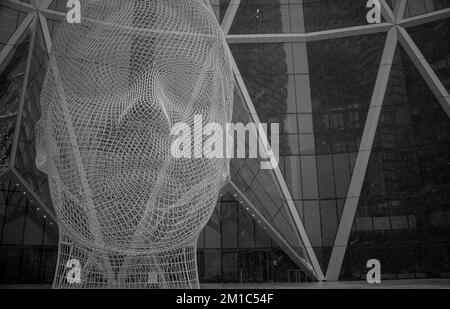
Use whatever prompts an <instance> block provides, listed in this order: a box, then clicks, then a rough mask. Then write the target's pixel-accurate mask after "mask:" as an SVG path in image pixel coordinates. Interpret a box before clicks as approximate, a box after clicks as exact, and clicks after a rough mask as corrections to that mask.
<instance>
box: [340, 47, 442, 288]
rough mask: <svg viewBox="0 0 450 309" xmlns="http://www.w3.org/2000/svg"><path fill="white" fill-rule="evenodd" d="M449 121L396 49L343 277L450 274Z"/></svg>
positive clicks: (394, 277)
mask: <svg viewBox="0 0 450 309" xmlns="http://www.w3.org/2000/svg"><path fill="white" fill-rule="evenodd" d="M449 153H450V120H449V118H448V117H447V115H446V114H445V112H444V111H443V109H442V107H441V106H440V104H439V102H438V101H437V100H436V98H435V97H434V96H433V94H432V93H431V91H430V90H429V88H428V86H427V85H426V83H425V81H424V80H423V79H422V77H421V76H420V75H419V73H418V71H417V69H416V68H415V66H414V65H413V63H412V62H411V60H410V59H409V57H408V56H407V55H406V53H405V52H404V51H403V49H402V48H398V50H397V52H396V55H395V61H394V65H393V67H392V72H391V76H390V79H389V86H388V90H387V94H386V97H385V102H384V106H383V109H382V115H381V119H380V122H379V125H378V129H377V133H376V137H375V143H374V146H373V151H372V154H371V157H370V161H369V166H368V171H367V174H366V177H365V180H364V185H363V190H362V193H361V198H360V202H359V205H358V209H357V214H356V218H355V221H354V225H353V230H352V232H351V235H350V240H349V243H348V244H349V245H348V248H347V253H346V256H345V260H344V264H343V268H342V271H341V278H342V279H359V278H361V277H362V276H365V273H366V272H367V271H366V265H365V264H366V262H367V261H368V260H369V259H378V260H379V261H380V262H381V267H382V269H383V271H382V272H383V274H384V278H391V279H402V278H423V277H443V276H444V277H445V276H446V274H448V272H449V270H450V263H449V261H450V258H449V252H450V250H449V249H450V247H449V243H450V221H449V218H450V207H449V204H448V201H449V200H450V170H449V166H450V156H449Z"/></svg>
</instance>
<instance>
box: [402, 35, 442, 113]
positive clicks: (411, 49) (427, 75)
mask: <svg viewBox="0 0 450 309" xmlns="http://www.w3.org/2000/svg"><path fill="white" fill-rule="evenodd" d="M397 33H398V39H399V41H400V43H401V44H402V46H403V49H404V50H405V51H406V53H407V54H408V56H409V57H410V58H411V60H412V61H413V63H414V64H415V66H416V67H417V69H418V71H419V72H420V75H422V77H423V79H424V80H425V82H426V83H427V85H428V87H430V89H431V91H432V92H433V94H434V96H435V97H436V98H437V99H438V101H439V103H440V104H441V106H442V108H443V109H444V111H445V112H446V113H447V116H449V117H450V98H449V94H448V91H447V89H446V88H445V87H444V85H443V84H442V82H441V80H440V79H439V78H438V77H437V75H436V73H435V72H434V70H433V69H432V68H431V66H430V64H429V63H428V61H427V60H426V59H425V57H424V56H423V55H422V53H421V52H420V50H419V48H418V47H417V45H416V44H415V43H414V41H413V39H412V38H411V37H410V36H409V34H408V32H406V30H405V29H403V28H402V27H397Z"/></svg>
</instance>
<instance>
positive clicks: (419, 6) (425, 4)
mask: <svg viewBox="0 0 450 309" xmlns="http://www.w3.org/2000/svg"><path fill="white" fill-rule="evenodd" d="M448 7H450V1H448V0H408V1H406V8H405V14H404V18H407V17H412V16H417V15H421V14H425V13H430V12H434V11H437V10H442V9H445V8H448Z"/></svg>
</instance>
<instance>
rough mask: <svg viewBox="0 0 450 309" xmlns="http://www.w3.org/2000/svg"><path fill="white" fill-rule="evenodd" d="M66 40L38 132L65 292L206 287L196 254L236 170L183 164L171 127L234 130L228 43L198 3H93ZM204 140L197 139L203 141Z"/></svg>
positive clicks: (56, 54) (60, 40)
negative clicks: (74, 270) (71, 277)
mask: <svg viewBox="0 0 450 309" xmlns="http://www.w3.org/2000/svg"><path fill="white" fill-rule="evenodd" d="M82 9H83V11H84V12H87V13H86V15H85V17H84V19H83V22H82V23H80V24H78V25H70V24H66V25H64V27H62V28H61V29H60V30H59V32H58V33H57V34H56V38H55V40H54V44H53V49H52V52H51V54H50V65H49V69H48V71H47V76H46V79H45V83H44V86H43V90H42V95H41V104H42V119H41V120H40V121H39V122H38V124H37V126H36V135H37V140H38V146H37V147H38V154H37V159H36V161H37V165H38V167H39V168H40V169H41V170H42V171H44V172H45V173H47V174H48V176H49V183H50V188H51V192H52V201H53V204H54V207H55V210H56V214H57V217H58V220H59V228H60V244H59V246H60V248H59V251H60V252H59V262H58V269H57V275H56V279H55V287H70V286H73V285H71V283H70V282H69V281H68V280H66V278H65V276H66V274H65V273H66V271H65V270H66V267H67V264H66V263H67V261H70V260H73V259H75V260H77V261H79V263H80V266H81V268H82V270H83V271H82V272H81V274H82V277H81V283H80V285H78V286H77V285H75V286H76V287H80V286H81V287H87V288H96V287H99V288H101V287H115V288H117V287H121V288H123V287H125V288H126V287H133V288H135V287H145V288H158V287H161V288H162V287H164V288H167V287H168V288H193V287H198V278H197V271H196V267H197V266H196V258H195V248H196V241H197V238H198V235H199V233H200V232H201V230H202V229H203V228H204V226H205V225H206V224H207V222H208V220H209V217H210V215H211V213H212V211H213V209H214V206H215V202H216V199H217V197H218V192H219V189H220V187H221V185H222V183H223V182H224V181H225V180H226V178H227V176H228V163H229V162H228V160H227V159H206V158H205V159H201V158H193V159H185V158H181V159H180V158H175V157H174V156H173V155H172V154H171V152H170V148H171V144H172V141H173V139H174V138H175V136H172V135H171V126H172V125H173V124H176V123H185V124H188V125H189V126H191V127H193V126H194V119H195V116H197V115H201V116H202V118H203V121H204V122H205V124H206V123H211V122H215V123H220V124H223V125H224V124H225V123H227V122H229V121H230V118H231V113H232V97H233V87H234V84H233V78H232V72H231V64H230V61H229V59H228V56H227V53H226V49H225V40H224V36H223V34H222V32H221V30H220V26H219V25H218V24H217V21H216V19H215V17H214V15H213V14H212V12H211V11H210V10H209V9H208V8H207V6H206V5H205V4H204V3H203V2H202V1H198V0H183V1H180V0H176V1H175V0H174V1H166V0H165V1H110V0H108V1H88V2H83V8H82ZM197 138H201V139H203V138H204V137H203V136H198V137H197V136H194V139H197Z"/></svg>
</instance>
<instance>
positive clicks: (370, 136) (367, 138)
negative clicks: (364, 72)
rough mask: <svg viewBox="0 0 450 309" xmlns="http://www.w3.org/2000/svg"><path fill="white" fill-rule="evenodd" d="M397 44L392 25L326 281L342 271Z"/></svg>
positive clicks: (334, 279) (336, 276)
mask: <svg viewBox="0 0 450 309" xmlns="http://www.w3.org/2000/svg"><path fill="white" fill-rule="evenodd" d="M396 46H397V32H396V30H395V28H392V29H391V30H390V31H389V33H388V36H387V38H386V44H385V46H384V51H383V56H382V58H381V63H380V69H379V71H378V76H377V80H376V83H375V89H374V92H373V95H372V99H371V102H370V107H369V112H368V114H367V120H366V125H365V127H364V132H363V136H362V139H361V145H360V149H359V152H358V157H357V159H356V163H355V168H354V171H353V175H352V179H351V182H350V187H349V190H348V194H347V198H346V201H345V205H344V209H343V211H342V215H341V221H340V223H339V227H338V231H337V234H336V239H335V242H334V246H333V251H332V253H331V258H330V262H329V264H328V269H327V274H326V280H329V281H337V280H338V279H339V273H340V271H341V266H342V262H343V261H344V256H345V252H346V249H347V243H348V239H349V236H350V232H351V229H352V226H353V220H354V218H355V214H356V209H357V207H358V202H359V197H360V194H361V188H362V185H363V182H364V178H365V175H366V170H367V166H368V164H369V157H370V152H371V149H372V145H373V141H374V139H375V133H376V130H377V125H378V121H379V118H380V114H381V109H382V106H383V101H384V97H385V93H386V89H387V85H388V81H389V75H390V72H391V67H392V63H393V60H394V54H395V49H396Z"/></svg>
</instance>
